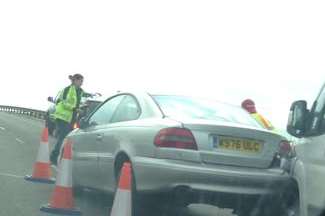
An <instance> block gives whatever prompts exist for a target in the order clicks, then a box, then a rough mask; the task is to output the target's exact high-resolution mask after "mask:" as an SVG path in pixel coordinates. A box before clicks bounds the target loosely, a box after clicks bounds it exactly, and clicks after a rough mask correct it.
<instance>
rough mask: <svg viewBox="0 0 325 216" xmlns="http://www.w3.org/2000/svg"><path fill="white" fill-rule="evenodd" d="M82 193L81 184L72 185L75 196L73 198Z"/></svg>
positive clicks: (80, 195)
mask: <svg viewBox="0 0 325 216" xmlns="http://www.w3.org/2000/svg"><path fill="white" fill-rule="evenodd" d="M83 193H84V188H83V187H81V186H73V187H72V194H73V197H75V198H77V197H78V198H79V197H82V196H83Z"/></svg>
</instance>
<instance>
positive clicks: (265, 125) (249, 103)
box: [241, 99, 275, 130]
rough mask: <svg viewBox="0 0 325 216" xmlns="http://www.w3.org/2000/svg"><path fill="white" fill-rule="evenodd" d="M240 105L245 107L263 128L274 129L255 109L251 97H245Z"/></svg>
mask: <svg viewBox="0 0 325 216" xmlns="http://www.w3.org/2000/svg"><path fill="white" fill-rule="evenodd" d="M241 107H242V108H243V109H245V110H246V111H247V112H249V114H250V115H251V116H252V117H253V119H255V121H257V123H259V124H260V125H261V126H262V127H263V128H265V129H268V130H275V128H274V127H273V125H272V124H271V122H270V121H268V120H267V119H266V118H264V117H263V116H262V115H261V114H259V113H258V112H257V111H256V107H255V102H254V101H253V100H251V99H246V100H244V101H243V102H242V104H241Z"/></svg>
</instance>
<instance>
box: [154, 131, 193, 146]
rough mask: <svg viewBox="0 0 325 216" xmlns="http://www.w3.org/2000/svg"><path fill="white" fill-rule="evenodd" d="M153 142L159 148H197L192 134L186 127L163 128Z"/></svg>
mask: <svg viewBox="0 0 325 216" xmlns="http://www.w3.org/2000/svg"><path fill="white" fill-rule="evenodd" d="M154 144H155V145H156V146H157V147H161V148H180V149H193V150H197V145H196V142H195V139H194V136H193V134H192V132H191V131H190V130H188V129H186V128H164V129H162V130H160V131H159V133H158V134H157V135H156V137H155V141H154Z"/></svg>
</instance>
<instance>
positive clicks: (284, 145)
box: [279, 140, 292, 156]
mask: <svg viewBox="0 0 325 216" xmlns="http://www.w3.org/2000/svg"><path fill="white" fill-rule="evenodd" d="M279 153H280V155H281V156H285V155H286V156H288V155H290V154H291V153H292V147H291V143H290V142H289V141H287V140H282V141H281V142H280V152H279Z"/></svg>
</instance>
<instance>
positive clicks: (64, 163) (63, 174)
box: [56, 158, 72, 187]
mask: <svg viewBox="0 0 325 216" xmlns="http://www.w3.org/2000/svg"><path fill="white" fill-rule="evenodd" d="M56 185H57V186H62V187H72V164H71V160H67V159H64V158H63V159H62V160H61V162H60V165H59V169H58V174H57V178H56Z"/></svg>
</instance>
